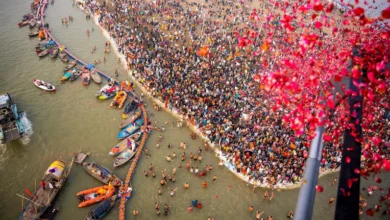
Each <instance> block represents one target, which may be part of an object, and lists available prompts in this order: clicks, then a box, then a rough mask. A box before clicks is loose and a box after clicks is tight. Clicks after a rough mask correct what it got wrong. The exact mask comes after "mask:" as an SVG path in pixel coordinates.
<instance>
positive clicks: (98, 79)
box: [91, 70, 102, 84]
mask: <svg viewBox="0 0 390 220" xmlns="http://www.w3.org/2000/svg"><path fill="white" fill-rule="evenodd" d="M91 78H92V80H93V81H94V82H95V83H97V84H100V83H101V82H102V77H100V75H99V73H97V72H96V70H92V71H91Z"/></svg>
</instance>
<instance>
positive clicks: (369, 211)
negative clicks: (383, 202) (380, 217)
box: [366, 209, 374, 216]
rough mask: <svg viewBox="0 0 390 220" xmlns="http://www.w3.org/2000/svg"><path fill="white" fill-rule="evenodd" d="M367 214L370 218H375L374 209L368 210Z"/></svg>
mask: <svg viewBox="0 0 390 220" xmlns="http://www.w3.org/2000/svg"><path fill="white" fill-rule="evenodd" d="M366 214H367V215H368V216H374V211H373V210H372V209H367V210H366Z"/></svg>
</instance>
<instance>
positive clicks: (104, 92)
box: [95, 82, 119, 100]
mask: <svg viewBox="0 0 390 220" xmlns="http://www.w3.org/2000/svg"><path fill="white" fill-rule="evenodd" d="M118 90H119V87H118V86H116V85H115V84H114V83H111V82H110V83H108V84H107V85H105V86H103V87H102V88H100V89H99V91H97V93H96V94H95V95H96V96H97V97H98V98H99V99H100V100H106V99H109V98H111V97H114V96H115V94H116V92H117V91H118Z"/></svg>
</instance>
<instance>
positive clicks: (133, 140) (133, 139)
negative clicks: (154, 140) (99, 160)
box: [109, 132, 142, 156]
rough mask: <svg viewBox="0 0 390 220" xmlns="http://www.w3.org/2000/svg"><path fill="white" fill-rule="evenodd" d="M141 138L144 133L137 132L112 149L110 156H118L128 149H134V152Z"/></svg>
mask: <svg viewBox="0 0 390 220" xmlns="http://www.w3.org/2000/svg"><path fill="white" fill-rule="evenodd" d="M141 136H142V132H137V133H134V134H132V135H131V136H129V137H127V138H125V139H123V140H122V141H121V142H119V143H118V144H117V145H115V146H114V147H113V148H111V150H110V153H109V155H111V156H115V155H118V154H120V153H121V152H122V151H124V150H126V148H132V150H135V147H136V145H137V141H138V140H139V139H140V138H141Z"/></svg>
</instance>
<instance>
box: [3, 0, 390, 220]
mask: <svg viewBox="0 0 390 220" xmlns="http://www.w3.org/2000/svg"><path fill="white" fill-rule="evenodd" d="M29 5H30V1H23V0H14V1H0V26H1V27H2V28H1V30H0V42H1V43H0V51H1V52H0V64H1V65H0V92H9V93H10V94H11V96H12V98H13V99H14V101H15V102H16V103H17V105H18V107H19V108H20V109H22V110H24V111H26V112H27V116H28V118H29V120H30V121H31V123H32V130H33V132H32V134H30V135H29V137H27V138H25V139H24V140H23V141H15V142H12V143H9V144H7V145H2V146H0V176H1V178H0V195H1V196H0V197H1V198H2V199H1V200H0V202H1V204H0V219H7V220H8V219H16V218H17V216H18V215H19V213H20V211H21V208H22V201H21V199H20V198H19V197H17V196H16V193H18V194H25V193H24V190H25V188H28V189H30V191H33V190H34V187H35V186H34V185H35V183H34V182H35V179H36V181H37V184H39V181H40V178H41V177H42V175H43V173H44V172H45V170H46V169H47V167H48V166H49V164H50V163H51V162H52V161H53V160H55V159H57V158H61V159H63V160H67V161H70V159H71V155H72V153H73V152H77V151H79V150H80V149H81V150H82V151H83V152H91V157H90V158H89V160H95V161H96V162H99V163H102V164H104V165H105V166H107V167H109V168H112V163H113V158H111V157H110V156H109V155H108V152H109V150H110V148H111V146H113V145H115V144H116V143H117V142H118V140H117V139H116V135H117V133H118V131H119V129H118V125H119V123H120V120H121V116H120V111H119V110H114V109H111V108H110V107H109V102H108V101H106V102H104V101H103V102H102V101H100V100H97V99H96V98H95V97H94V93H95V92H96V91H97V90H98V88H99V86H98V85H96V84H93V83H91V85H89V86H88V87H85V86H83V85H82V84H81V82H80V80H79V81H76V82H72V83H70V82H66V83H64V84H61V83H60V82H59V78H60V77H61V73H62V68H63V67H64V64H63V63H62V62H61V61H60V60H59V59H57V60H51V59H50V58H48V57H46V58H43V59H39V58H38V57H37V56H36V54H35V49H34V46H35V45H36V44H37V39H36V38H35V39H29V38H28V36H27V34H28V33H29V30H28V29H29V28H28V27H24V28H18V27H17V23H18V22H19V21H20V19H21V17H22V15H24V14H26V13H27V12H29ZM68 15H72V16H73V17H74V21H73V22H71V23H69V25H68V26H65V25H63V24H62V23H61V18H62V17H65V16H68ZM46 21H47V22H48V23H49V25H50V29H51V32H52V34H53V35H54V36H55V37H56V39H57V40H58V41H59V42H61V43H62V44H64V45H66V47H67V48H68V49H69V50H70V51H71V52H72V53H73V54H75V55H76V56H78V57H79V58H81V59H83V60H84V61H86V62H92V61H93V60H96V59H100V60H103V57H104V52H103V49H104V43H105V41H106V39H105V38H104V37H103V35H102V34H101V32H100V29H99V27H97V26H95V25H94V24H93V22H92V21H86V20H85V14H84V13H83V12H82V11H81V10H79V9H78V8H76V7H73V6H72V2H71V1H69V0H62V1H56V2H55V3H54V5H49V7H48V9H47V11H46ZM92 28H94V31H91V36H90V37H89V38H88V37H87V35H86V30H87V29H89V30H92ZM94 46H96V47H97V52H96V53H94V54H92V53H91V51H92V48H93V47H94ZM106 58H107V62H106V63H102V64H99V65H98V68H99V69H101V70H103V71H104V72H106V73H108V74H111V75H112V76H114V72H115V70H118V71H119V79H120V80H121V79H127V78H128V76H127V73H126V72H125V70H124V69H123V68H122V65H121V64H118V63H117V58H116V57H115V55H114V53H113V52H111V53H110V54H109V55H106ZM33 78H39V79H42V80H45V81H48V82H51V83H53V84H54V85H55V86H56V87H57V88H58V89H57V92H55V93H52V94H50V93H43V92H41V91H40V90H38V89H37V88H36V87H35V86H34V85H33V84H32V79H33ZM136 91H137V93H138V94H140V92H139V90H138V89H136ZM144 100H145V103H146V105H147V110H148V113H149V114H150V113H151V112H153V113H154V114H155V116H153V117H151V119H150V120H151V121H152V122H153V123H155V121H157V125H158V126H162V125H164V126H165V127H166V130H165V131H164V132H158V131H153V132H152V134H151V135H150V136H149V139H148V140H147V142H146V144H147V145H146V147H147V148H148V149H149V151H150V153H151V157H146V156H145V155H142V156H141V159H140V161H139V163H138V166H137V168H136V172H135V175H134V176H133V181H132V186H133V188H134V193H133V196H132V198H131V200H130V201H129V202H128V203H127V213H126V214H127V216H128V219H129V218H130V215H131V211H132V210H133V209H138V210H139V211H140V214H139V215H138V216H137V218H138V219H156V218H158V217H157V216H156V213H155V209H154V204H155V202H158V203H160V206H161V207H163V206H164V204H169V205H170V206H171V213H170V215H169V216H167V217H164V218H167V219H184V218H186V219H207V217H208V216H213V217H215V219H218V220H220V219H254V218H255V213H249V212H248V208H249V206H250V205H253V206H254V210H255V211H256V210H259V211H263V210H264V211H265V214H264V217H267V216H269V215H272V216H274V219H284V218H285V217H286V215H287V213H288V211H289V210H294V209H295V204H296V200H297V196H298V192H299V190H298V189H295V190H275V191H274V192H275V198H274V199H273V200H272V201H269V200H263V192H264V191H265V189H259V188H258V189H256V191H255V192H254V193H253V192H252V187H251V186H249V185H248V184H247V183H245V182H244V181H242V180H240V179H238V178H237V177H236V176H235V175H233V174H232V173H231V172H230V171H229V170H228V169H227V168H224V167H219V166H218V158H217V157H216V156H215V155H214V153H213V152H211V151H209V152H205V153H204V156H203V161H202V163H201V164H198V162H196V163H195V164H194V163H193V164H192V166H194V167H197V166H198V167H199V168H200V169H202V168H203V167H204V165H212V166H213V171H212V173H211V174H209V175H207V176H206V177H203V178H200V177H197V176H194V175H191V173H189V172H187V171H186V170H185V168H182V169H178V172H177V174H176V177H177V181H176V183H170V184H169V187H168V188H170V189H174V188H176V187H177V188H178V189H177V190H176V194H175V196H173V197H170V196H169V191H168V188H167V187H163V194H162V195H161V196H159V195H158V193H157V190H158V188H159V187H160V185H159V180H160V179H161V170H163V169H166V170H167V172H168V173H171V172H172V169H173V167H177V166H178V165H179V164H180V163H181V161H180V159H179V157H180V155H181V154H182V152H183V150H181V149H178V147H179V143H180V141H184V142H186V143H187V150H186V154H187V155H189V154H190V153H191V152H193V153H196V152H197V149H198V147H199V146H203V143H202V141H201V139H200V138H197V139H196V140H192V139H191V137H190V130H189V129H188V128H186V127H183V128H177V127H176V126H172V125H171V122H172V121H174V122H176V119H175V118H174V117H172V116H171V115H170V114H168V113H167V112H164V111H160V112H157V111H155V110H154V109H153V108H152V102H151V100H150V99H148V98H145V99H144ZM166 121H168V124H165V122H166ZM159 135H163V137H164V139H163V141H162V143H161V148H160V149H157V148H156V144H157V139H158V136H159ZM169 143H170V144H171V145H172V146H173V148H170V149H169V148H168V147H167V145H168V144H169ZM173 152H176V154H177V155H178V157H177V158H176V159H174V160H173V161H172V162H170V163H168V162H167V161H166V160H165V158H164V157H165V156H167V155H168V154H172V153H173ZM187 158H188V156H187ZM150 163H152V164H153V166H154V167H157V175H158V176H157V177H156V178H152V177H151V176H150V175H149V177H145V176H144V174H143V171H144V170H147V169H148V166H149V164H150ZM183 166H185V163H183ZM128 168H129V164H126V165H125V166H123V167H121V168H119V169H115V172H116V173H117V174H118V175H119V176H120V177H121V178H124V177H125V175H126V172H127V170H128ZM213 175H216V176H217V178H218V179H217V181H215V182H214V183H213V182H212V176H213ZM335 176H337V174H330V175H328V176H325V177H323V178H321V179H320V181H319V184H321V185H323V186H324V192H322V193H317V197H316V201H315V207H314V212H313V219H331V218H332V216H333V215H334V204H333V205H328V199H329V198H330V197H335V196H336V186H329V182H331V181H332V180H333V178H334V177H335ZM381 177H382V185H383V186H386V184H387V186H389V185H390V179H389V176H388V175H386V176H384V175H381ZM204 180H206V181H207V182H208V183H209V185H208V187H207V188H202V187H201V182H202V181H204ZM185 182H188V183H189V184H190V188H189V189H188V190H184V189H183V184H184V183H185ZM373 183H374V181H373V180H372V179H371V180H370V181H366V180H363V184H362V185H363V186H362V187H367V186H369V185H370V184H373ZM99 185H101V183H100V182H98V181H97V180H95V179H93V178H92V177H90V176H89V175H88V174H86V172H85V171H84V170H83V168H82V167H81V166H74V167H73V170H72V173H71V175H70V177H69V180H68V182H67V184H66V185H65V187H64V188H63V190H62V191H61V192H60V193H59V195H58V197H57V200H56V204H57V205H58V206H59V208H60V210H61V211H60V212H59V213H58V214H57V218H56V219H61V220H65V219H83V217H84V216H85V215H86V214H87V212H88V210H89V208H88V207H87V208H81V209H80V208H77V204H78V200H77V198H76V196H75V195H76V193H77V192H78V191H81V190H84V189H88V188H91V187H96V186H99ZM268 191H269V190H268ZM363 194H364V195H366V192H363ZM379 194H380V193H379V192H377V193H376V196H374V197H370V198H373V199H372V202H371V203H369V204H371V205H373V204H374V202H376V201H378V196H379ZM193 199H198V200H199V201H201V202H204V207H203V208H202V209H201V210H194V211H193V212H192V213H188V211H187V207H188V206H189V205H190V201H191V200H193ZM118 213H119V211H118V205H117V206H116V207H115V208H114V209H113V210H112V211H111V212H110V213H109V214H108V215H107V216H106V218H105V219H118ZM160 218H162V216H161V217H160ZM375 218H380V217H379V215H376V216H375ZM132 219H133V218H132ZM383 219H384V218H383Z"/></svg>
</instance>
